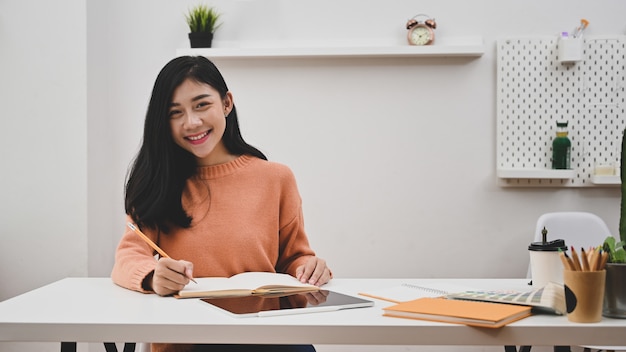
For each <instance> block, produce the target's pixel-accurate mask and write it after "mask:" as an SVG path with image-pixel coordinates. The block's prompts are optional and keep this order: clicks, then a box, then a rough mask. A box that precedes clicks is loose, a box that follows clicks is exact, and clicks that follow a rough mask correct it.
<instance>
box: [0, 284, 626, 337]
mask: <svg viewBox="0 0 626 352" xmlns="http://www.w3.org/2000/svg"><path fill="white" fill-rule="evenodd" d="M407 282H408V283H413V284H418V285H426V286H429V285H433V284H434V286H437V283H451V282H453V283H454V284H455V285H456V284H458V285H463V286H467V287H470V288H482V289H516V290H528V289H529V287H528V286H526V280H524V279H510V280H509V279H459V280H456V279H424V280H420V279H406V280H402V279H334V280H333V281H332V282H331V283H329V284H328V285H326V286H324V288H327V289H330V290H334V291H337V292H342V293H348V294H353V295H356V294H358V293H359V292H363V291H366V292H367V291H371V290H378V289H382V288H386V287H393V286H394V285H399V284H401V283H407ZM374 301H375V302H376V304H375V306H373V307H369V308H358V309H350V310H343V311H336V312H323V313H311V314H302V315H290V316H276V317H262V318H231V317H229V316H227V315H225V314H222V313H219V312H216V311H213V310H212V309H210V308H209V307H205V306H203V305H202V304H201V303H200V302H199V301H197V300H194V299H187V300H178V299H175V298H172V297H159V296H157V295H153V294H142V293H138V292H133V291H129V290H126V289H123V288H121V287H118V286H116V285H115V284H113V283H112V282H111V280H110V279H109V278H67V279H63V280H60V281H57V282H54V283H52V284H50V285H47V286H44V287H42V288H39V289H36V290H33V291H30V292H27V293H25V294H23V295H20V296H17V297H14V298H11V299H8V300H6V301H3V302H0V341H24V342H27V341H48V342H53V341H76V342H102V341H110V342H114V341H115V342H187V343H233V342H236V343H246V342H248V343H311V344H356V345H367V344H371V345H501V346H502V345H534V346H539V345H546V346H553V345H623V344H626V341H625V340H624V335H623V333H624V331H625V329H626V319H609V318H603V319H602V321H601V322H599V323H594V324H577V323H570V322H568V321H567V318H566V317H565V316H552V315H534V316H531V317H529V318H526V319H522V320H520V321H517V322H515V323H512V324H510V325H508V326H505V327H503V328H501V329H486V328H475V327H468V326H464V325H457V324H446V323H436V322H427V321H420V320H412V319H401V318H391V317H384V316H382V308H383V307H386V306H389V305H391V303H389V302H385V301H379V300H374Z"/></svg>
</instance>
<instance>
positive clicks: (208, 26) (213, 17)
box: [185, 5, 222, 33]
mask: <svg viewBox="0 0 626 352" xmlns="http://www.w3.org/2000/svg"><path fill="white" fill-rule="evenodd" d="M220 16H221V14H220V13H219V12H217V10H216V9H215V8H214V7H209V6H207V5H198V6H196V7H193V8H192V9H190V10H189V12H188V13H187V14H186V15H185V18H186V19H187V25H189V31H190V32H192V33H195V32H209V33H214V32H215V31H216V30H217V29H218V28H219V26H221V25H222V24H221V23H219V22H218V21H219V19H220Z"/></svg>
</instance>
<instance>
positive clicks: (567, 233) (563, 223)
mask: <svg viewBox="0 0 626 352" xmlns="http://www.w3.org/2000/svg"><path fill="white" fill-rule="evenodd" d="M544 227H545V228H546V230H547V231H548V235H547V240H548V241H553V240H557V239H563V240H565V245H566V246H567V248H572V246H574V248H575V249H576V251H578V252H579V253H580V249H581V248H585V250H587V248H589V247H592V246H593V247H595V246H598V245H601V244H602V242H604V239H605V238H606V237H607V236H614V235H613V234H612V233H611V231H610V230H609V228H608V226H607V225H606V223H605V222H604V220H602V219H601V218H600V217H599V216H597V215H595V214H592V213H586V212H554V213H546V214H543V215H541V216H540V217H539V219H537V225H536V227H535V236H534V240H533V242H541V240H542V234H541V231H542V230H543V228H544ZM528 277H530V266H529V269H528Z"/></svg>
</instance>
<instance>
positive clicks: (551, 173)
mask: <svg viewBox="0 0 626 352" xmlns="http://www.w3.org/2000/svg"><path fill="white" fill-rule="evenodd" d="M575 176H576V171H575V170H571V169H570V170H552V169H498V177H499V178H513V179H546V180H548V179H572V178H574V177H575Z"/></svg>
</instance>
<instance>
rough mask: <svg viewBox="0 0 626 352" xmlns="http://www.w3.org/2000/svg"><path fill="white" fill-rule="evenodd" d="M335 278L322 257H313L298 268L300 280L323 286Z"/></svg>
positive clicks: (297, 276)
mask: <svg viewBox="0 0 626 352" xmlns="http://www.w3.org/2000/svg"><path fill="white" fill-rule="evenodd" d="M332 278H333V274H332V272H331V271H330V269H329V268H328V266H326V261H325V260H324V259H322V258H318V257H311V258H309V260H308V261H307V262H306V263H305V264H304V265H300V266H299V267H298V268H297V269H296V279H298V280H300V282H303V283H308V284H311V285H315V286H322V285H323V284H325V283H327V282H328V281H330V279H332Z"/></svg>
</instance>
